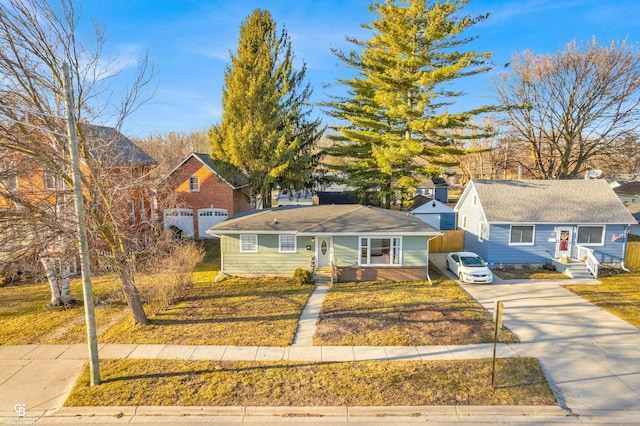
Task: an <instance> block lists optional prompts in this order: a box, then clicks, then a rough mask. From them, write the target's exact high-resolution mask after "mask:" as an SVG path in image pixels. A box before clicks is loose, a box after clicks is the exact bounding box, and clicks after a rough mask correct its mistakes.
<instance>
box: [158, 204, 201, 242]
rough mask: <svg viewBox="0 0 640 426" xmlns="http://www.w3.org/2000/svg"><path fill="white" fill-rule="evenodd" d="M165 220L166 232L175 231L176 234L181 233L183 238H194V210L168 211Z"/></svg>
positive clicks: (164, 213)
mask: <svg viewBox="0 0 640 426" xmlns="http://www.w3.org/2000/svg"><path fill="white" fill-rule="evenodd" d="M163 218H164V229H165V230H169V229H173V230H175V231H176V232H181V233H182V236H183V237H187V238H193V235H194V223H193V210H191V209H166V210H165V211H164V212H163ZM176 228H177V229H176Z"/></svg>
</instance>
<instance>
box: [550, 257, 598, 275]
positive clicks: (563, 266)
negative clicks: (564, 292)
mask: <svg viewBox="0 0 640 426" xmlns="http://www.w3.org/2000/svg"><path fill="white" fill-rule="evenodd" d="M553 264H554V265H555V266H556V270H558V271H559V272H562V273H563V274H565V275H567V276H568V277H570V278H572V279H574V280H583V279H592V278H593V275H591V272H589V270H588V269H587V265H586V264H585V263H584V262H582V261H579V260H576V259H570V260H569V262H568V263H562V262H559V261H557V260H555V259H554V260H553Z"/></svg>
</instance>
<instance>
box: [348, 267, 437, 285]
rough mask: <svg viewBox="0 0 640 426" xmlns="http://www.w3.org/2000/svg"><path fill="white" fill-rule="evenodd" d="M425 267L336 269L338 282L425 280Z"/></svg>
mask: <svg viewBox="0 0 640 426" xmlns="http://www.w3.org/2000/svg"><path fill="white" fill-rule="evenodd" d="M426 279H427V268H426V266H400V267H398V266H387V267H385V266H377V267H371V266H367V267H358V266H343V267H338V282H354V281H414V280H426Z"/></svg>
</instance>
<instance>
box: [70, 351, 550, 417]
mask: <svg viewBox="0 0 640 426" xmlns="http://www.w3.org/2000/svg"><path fill="white" fill-rule="evenodd" d="M100 369H101V376H102V383H101V384H100V385H99V386H93V387H91V386H89V371H88V367H87V368H85V371H84V372H83V374H82V376H81V377H80V379H79V380H78V382H77V383H76V386H75V388H74V389H73V390H72V392H71V394H70V395H69V397H68V398H67V400H66V402H65V405H67V406H95V405H113V406H157V405H179V406H418V405H483V406H485V405H555V404H556V402H555V399H554V397H553V393H552V392H551V389H550V388H549V385H548V384H547V381H546V380H545V377H544V374H543V372H542V370H541V368H540V366H539V364H538V362H537V361H536V360H535V359H533V358H507V359H498V360H497V369H496V389H495V390H494V389H492V388H491V386H490V382H491V381H490V378H491V360H490V359H480V360H456V361H396V362H389V361H361V362H335V363H306V362H291V361H272V362H224V361H181V360H106V361H104V360H103V361H101V362H100Z"/></svg>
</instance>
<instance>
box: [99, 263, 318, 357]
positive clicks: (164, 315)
mask: <svg viewBox="0 0 640 426" xmlns="http://www.w3.org/2000/svg"><path fill="white" fill-rule="evenodd" d="M211 275H213V274H211V273H209V272H199V273H195V274H194V276H195V281H196V282H195V284H194V286H193V289H192V290H191V294H190V295H189V296H188V297H186V298H184V299H183V300H181V301H180V302H178V303H176V304H175V305H173V306H172V307H171V308H169V309H167V310H166V311H164V312H161V313H159V314H157V315H155V316H153V317H151V318H150V323H149V325H146V326H134V325H132V324H131V322H130V321H127V320H123V321H121V322H120V323H119V324H117V325H116V326H114V327H112V328H111V329H110V330H109V331H108V332H107V333H105V334H104V335H103V336H101V338H100V342H105V343H141V344H145V343H146V344H161V343H166V344H182V345H264V346H286V345H289V344H291V342H292V340H293V336H294V334H295V331H296V327H297V325H298V318H299V317H300V313H301V312H302V308H304V305H305V303H306V301H307V299H308V298H309V295H310V294H311V291H312V290H313V287H312V286H296V285H295V284H293V283H292V282H291V281H290V280H283V279H266V278H265V279H229V280H225V281H223V282H220V283H213V282H212V281H209V279H212V277H211Z"/></svg>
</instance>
